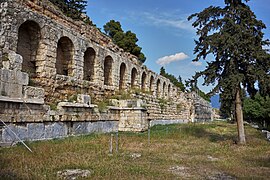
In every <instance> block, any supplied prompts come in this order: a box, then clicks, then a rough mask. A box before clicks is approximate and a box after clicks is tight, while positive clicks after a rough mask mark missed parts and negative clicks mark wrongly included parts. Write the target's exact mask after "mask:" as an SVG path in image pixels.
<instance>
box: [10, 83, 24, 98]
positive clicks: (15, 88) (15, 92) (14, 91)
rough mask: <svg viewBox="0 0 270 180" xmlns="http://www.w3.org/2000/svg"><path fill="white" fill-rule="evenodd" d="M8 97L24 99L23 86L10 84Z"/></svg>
mask: <svg viewBox="0 0 270 180" xmlns="http://www.w3.org/2000/svg"><path fill="white" fill-rule="evenodd" d="M8 96H9V97H11V98H22V85H20V84H9V91H8Z"/></svg>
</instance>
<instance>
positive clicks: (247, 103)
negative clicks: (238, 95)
mask: <svg viewBox="0 0 270 180" xmlns="http://www.w3.org/2000/svg"><path fill="white" fill-rule="evenodd" d="M243 106H244V108H243V114H244V119H245V120H246V121H249V122H255V123H257V124H258V125H259V126H260V127H261V128H267V129H269V130H270V97H269V96H265V97H263V96H262V95H260V94H259V93H257V94H256V95H255V96H254V98H251V97H246V98H244V104H243Z"/></svg>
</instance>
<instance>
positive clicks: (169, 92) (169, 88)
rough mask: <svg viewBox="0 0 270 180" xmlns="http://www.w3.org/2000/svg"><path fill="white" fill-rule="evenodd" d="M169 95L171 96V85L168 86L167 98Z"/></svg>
mask: <svg viewBox="0 0 270 180" xmlns="http://www.w3.org/2000/svg"><path fill="white" fill-rule="evenodd" d="M170 95H171V85H170V84H169V85H168V96H169V97H170Z"/></svg>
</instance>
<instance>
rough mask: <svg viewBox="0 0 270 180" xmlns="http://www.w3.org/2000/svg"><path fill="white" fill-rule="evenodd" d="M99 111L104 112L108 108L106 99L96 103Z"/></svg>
mask: <svg viewBox="0 0 270 180" xmlns="http://www.w3.org/2000/svg"><path fill="white" fill-rule="evenodd" d="M97 106H98V110H99V112H106V111H107V110H108V103H107V102H106V101H101V102H99V103H98V105H97Z"/></svg>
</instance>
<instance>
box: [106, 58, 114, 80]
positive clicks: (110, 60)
mask: <svg viewBox="0 0 270 180" xmlns="http://www.w3.org/2000/svg"><path fill="white" fill-rule="evenodd" d="M112 65H113V58H112V57H111V56H106V57H105V60H104V85H112Z"/></svg>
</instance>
